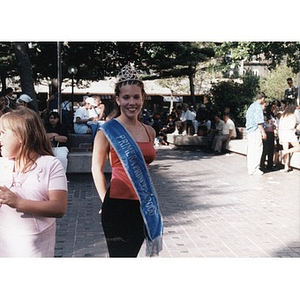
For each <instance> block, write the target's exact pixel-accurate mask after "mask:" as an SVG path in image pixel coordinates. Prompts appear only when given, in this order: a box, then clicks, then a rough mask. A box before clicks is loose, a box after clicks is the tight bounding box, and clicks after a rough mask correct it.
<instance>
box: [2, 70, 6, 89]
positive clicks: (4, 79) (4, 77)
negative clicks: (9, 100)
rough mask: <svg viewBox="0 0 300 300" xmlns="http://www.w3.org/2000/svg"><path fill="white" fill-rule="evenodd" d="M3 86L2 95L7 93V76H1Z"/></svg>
mask: <svg viewBox="0 0 300 300" xmlns="http://www.w3.org/2000/svg"><path fill="white" fill-rule="evenodd" d="M1 84H2V93H5V90H6V76H5V75H4V74H1Z"/></svg>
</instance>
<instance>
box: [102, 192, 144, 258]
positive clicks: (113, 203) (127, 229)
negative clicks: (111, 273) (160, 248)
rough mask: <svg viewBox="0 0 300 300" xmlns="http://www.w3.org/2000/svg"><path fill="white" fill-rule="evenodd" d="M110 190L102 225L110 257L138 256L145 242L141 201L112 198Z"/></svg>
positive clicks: (106, 199) (105, 202)
mask: <svg viewBox="0 0 300 300" xmlns="http://www.w3.org/2000/svg"><path fill="white" fill-rule="evenodd" d="M108 195H109V190H108V192H107V194H106V196H105V199H104V202H103V205H102V214H101V220H102V227H103V231H104V235H105V239H106V243H107V247H108V252H109V256H110V257H137V256H138V253H139V251H140V249H141V246H142V244H143V242H144V238H145V234H144V221H143V218H142V215H141V212H140V203H139V201H135V200H125V199H110V198H109V196H108Z"/></svg>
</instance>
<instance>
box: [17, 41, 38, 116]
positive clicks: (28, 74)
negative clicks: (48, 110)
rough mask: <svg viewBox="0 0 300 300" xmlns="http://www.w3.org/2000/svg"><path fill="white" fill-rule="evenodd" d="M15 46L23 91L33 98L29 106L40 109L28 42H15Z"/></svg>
mask: <svg viewBox="0 0 300 300" xmlns="http://www.w3.org/2000/svg"><path fill="white" fill-rule="evenodd" d="M14 46H15V47H14V48H15V55H16V60H17V64H18V69H19V72H20V77H21V88H22V93H23V94H27V95H28V96H30V97H31V98H32V99H33V101H32V102H31V103H30V105H29V106H30V107H31V108H33V109H34V110H36V111H38V105H37V100H36V94H35V90H34V82H33V78H32V66H31V62H30V59H29V56H28V53H27V44H26V43H15V45H14Z"/></svg>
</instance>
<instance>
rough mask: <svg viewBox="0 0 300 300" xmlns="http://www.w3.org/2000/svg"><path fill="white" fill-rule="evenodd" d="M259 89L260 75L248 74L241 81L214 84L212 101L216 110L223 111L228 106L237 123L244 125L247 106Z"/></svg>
mask: <svg viewBox="0 0 300 300" xmlns="http://www.w3.org/2000/svg"><path fill="white" fill-rule="evenodd" d="M258 90H259V77H257V76H253V75H251V74H246V75H245V76H244V77H243V78H242V82H241V83H238V82H236V81H233V80H229V81H221V82H219V83H216V84H214V85H213V87H212V89H211V94H212V102H213V104H214V106H215V110H216V111H218V112H221V113H223V112H224V111H225V108H227V107H228V108H229V109H230V113H231V116H232V118H233V119H234V120H235V122H236V125H238V126H244V123H245V113H246V110H247V107H248V106H249V105H250V104H251V103H252V102H253V100H254V98H255V96H256V94H257V92H258Z"/></svg>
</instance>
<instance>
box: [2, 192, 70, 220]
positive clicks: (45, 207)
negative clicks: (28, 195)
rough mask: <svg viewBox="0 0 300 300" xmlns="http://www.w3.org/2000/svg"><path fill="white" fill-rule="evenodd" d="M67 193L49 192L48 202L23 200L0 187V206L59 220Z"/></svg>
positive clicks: (64, 208)
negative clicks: (3, 205) (4, 205)
mask: <svg viewBox="0 0 300 300" xmlns="http://www.w3.org/2000/svg"><path fill="white" fill-rule="evenodd" d="M67 199H68V193H67V191H62V190H53V191H49V200H48V201H34V200H29V199H23V198H21V197H19V196H17V195H16V194H15V193H13V192H12V191H11V190H10V189H9V188H7V187H6V186H1V187H0V204H6V205H8V206H10V207H12V208H15V209H16V210H17V211H20V212H25V213H30V214H34V215H37V216H42V217H49V218H61V217H62V216H63V215H64V214H65V212H66V209H67Z"/></svg>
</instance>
